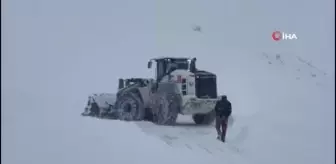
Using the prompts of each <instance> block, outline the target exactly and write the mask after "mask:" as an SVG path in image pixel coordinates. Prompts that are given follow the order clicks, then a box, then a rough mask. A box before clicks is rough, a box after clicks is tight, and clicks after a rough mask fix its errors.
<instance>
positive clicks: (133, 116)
mask: <svg viewBox="0 0 336 164" xmlns="http://www.w3.org/2000/svg"><path fill="white" fill-rule="evenodd" d="M115 107H116V108H117V110H118V111H119V112H118V119H120V120H125V121H141V120H143V119H144V117H145V108H144V105H143V103H142V101H141V99H140V97H139V96H138V95H137V94H135V93H132V92H127V93H123V94H121V95H120V96H119V97H118V99H117V101H116V106H115Z"/></svg>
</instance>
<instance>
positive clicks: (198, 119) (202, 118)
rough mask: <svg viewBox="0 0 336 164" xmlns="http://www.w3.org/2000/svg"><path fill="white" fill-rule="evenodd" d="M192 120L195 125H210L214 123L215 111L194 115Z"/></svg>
mask: <svg viewBox="0 0 336 164" xmlns="http://www.w3.org/2000/svg"><path fill="white" fill-rule="evenodd" d="M192 118H193V120H194V122H195V123H196V124H200V125H210V124H212V123H213V122H214V120H215V118H216V112H215V110H212V111H211V112H209V113H206V114H194V115H193V116H192Z"/></svg>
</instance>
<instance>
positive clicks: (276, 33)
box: [272, 31, 281, 41]
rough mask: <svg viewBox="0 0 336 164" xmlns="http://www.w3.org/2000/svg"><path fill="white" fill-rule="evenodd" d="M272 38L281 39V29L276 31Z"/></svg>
mask: <svg viewBox="0 0 336 164" xmlns="http://www.w3.org/2000/svg"><path fill="white" fill-rule="evenodd" d="M272 39H273V40H275V41H279V40H281V32H280V31H274V32H273V33H272Z"/></svg>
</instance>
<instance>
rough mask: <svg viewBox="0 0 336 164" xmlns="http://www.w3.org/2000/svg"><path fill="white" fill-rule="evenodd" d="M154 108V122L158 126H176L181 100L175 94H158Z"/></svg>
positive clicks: (155, 97)
mask: <svg viewBox="0 0 336 164" xmlns="http://www.w3.org/2000/svg"><path fill="white" fill-rule="evenodd" d="M153 98H154V104H153V108H152V112H153V122H154V123H156V124H158V125H174V124H175V123H176V120H177V116H178V113H179V107H180V99H179V97H178V95H175V94H167V93H162V94H156V95H155V96H154V97H153Z"/></svg>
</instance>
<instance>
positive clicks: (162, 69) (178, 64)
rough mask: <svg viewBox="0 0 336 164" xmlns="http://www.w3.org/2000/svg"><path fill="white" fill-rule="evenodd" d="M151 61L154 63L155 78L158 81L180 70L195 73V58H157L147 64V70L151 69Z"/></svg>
mask: <svg viewBox="0 0 336 164" xmlns="http://www.w3.org/2000/svg"><path fill="white" fill-rule="evenodd" d="M152 61H155V62H156V71H155V72H156V73H155V76H156V77H155V78H156V80H157V81H160V80H161V79H162V78H163V77H164V76H166V75H169V74H170V73H171V72H173V71H175V70H177V69H182V70H189V71H190V72H195V71H196V58H192V59H190V58H157V59H152V60H150V61H149V62H148V68H151V67H152Z"/></svg>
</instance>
